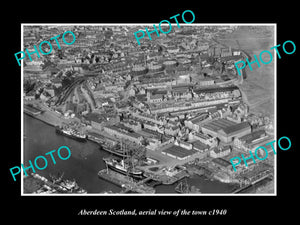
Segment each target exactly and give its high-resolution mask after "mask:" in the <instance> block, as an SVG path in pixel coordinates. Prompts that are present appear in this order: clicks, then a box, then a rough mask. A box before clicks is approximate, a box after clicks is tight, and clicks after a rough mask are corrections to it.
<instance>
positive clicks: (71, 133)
mask: <svg viewBox="0 0 300 225" xmlns="http://www.w3.org/2000/svg"><path fill="white" fill-rule="evenodd" d="M55 131H56V133H57V134H61V135H64V136H67V137H70V138H72V139H75V140H77V141H81V142H85V141H87V136H86V134H82V133H80V132H79V131H77V130H75V129H73V128H70V127H68V126H65V127H59V126H56V127H55Z"/></svg>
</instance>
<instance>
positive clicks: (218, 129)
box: [202, 119, 251, 143]
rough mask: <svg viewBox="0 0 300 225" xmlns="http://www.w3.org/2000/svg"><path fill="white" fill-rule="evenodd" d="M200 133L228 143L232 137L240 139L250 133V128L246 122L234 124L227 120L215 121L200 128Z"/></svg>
mask: <svg viewBox="0 0 300 225" xmlns="http://www.w3.org/2000/svg"><path fill="white" fill-rule="evenodd" d="M202 132H203V133H205V134H209V135H211V136H213V137H218V138H219V139H220V140H221V141H223V142H225V143H229V142H231V141H233V138H234V137H242V136H244V135H246V134H250V133H251V126H250V124H249V123H248V122H242V123H235V122H233V121H229V120H227V119H217V120H214V121H211V122H208V123H207V124H205V125H203V126H202Z"/></svg>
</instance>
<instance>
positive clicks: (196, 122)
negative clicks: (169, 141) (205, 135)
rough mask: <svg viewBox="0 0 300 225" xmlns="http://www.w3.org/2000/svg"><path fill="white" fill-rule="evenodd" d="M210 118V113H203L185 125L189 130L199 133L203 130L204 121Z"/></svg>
mask: <svg viewBox="0 0 300 225" xmlns="http://www.w3.org/2000/svg"><path fill="white" fill-rule="evenodd" d="M207 117H208V113H202V114H200V115H199V116H196V117H194V118H191V119H188V120H185V121H184V125H185V126H186V127H188V128H189V129H191V130H193V131H196V132H199V131H200V130H201V124H202V121H204V120H205V119H206V118H207Z"/></svg>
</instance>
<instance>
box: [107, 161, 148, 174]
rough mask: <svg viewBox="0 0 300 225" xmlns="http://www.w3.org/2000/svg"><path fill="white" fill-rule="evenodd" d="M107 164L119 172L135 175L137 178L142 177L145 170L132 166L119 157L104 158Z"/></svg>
mask: <svg viewBox="0 0 300 225" xmlns="http://www.w3.org/2000/svg"><path fill="white" fill-rule="evenodd" d="M103 160H104V162H105V164H106V166H107V167H108V168H109V169H111V170H114V171H116V172H118V173H121V174H124V175H126V176H127V175H128V176H130V177H133V178H135V179H142V178H144V176H143V171H140V170H137V169H135V168H134V167H131V166H130V165H129V164H127V163H125V162H124V159H117V158H115V157H109V158H103Z"/></svg>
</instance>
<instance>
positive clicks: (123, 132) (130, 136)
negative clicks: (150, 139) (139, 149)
mask: <svg viewBox="0 0 300 225" xmlns="http://www.w3.org/2000/svg"><path fill="white" fill-rule="evenodd" d="M103 129H104V131H105V132H106V133H108V134H110V135H111V136H114V137H116V138H120V139H125V140H128V141H131V142H134V143H136V144H140V145H141V144H142V143H141V142H142V140H143V136H142V135H140V134H137V133H134V132H130V131H129V130H128V129H126V127H124V126H121V125H109V126H105V127H103Z"/></svg>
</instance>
